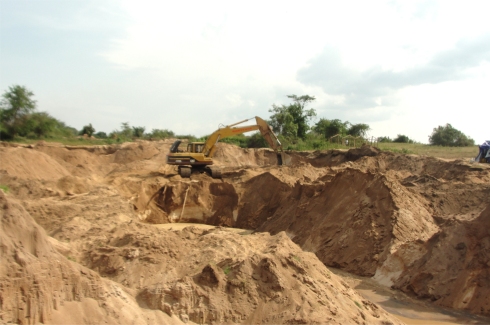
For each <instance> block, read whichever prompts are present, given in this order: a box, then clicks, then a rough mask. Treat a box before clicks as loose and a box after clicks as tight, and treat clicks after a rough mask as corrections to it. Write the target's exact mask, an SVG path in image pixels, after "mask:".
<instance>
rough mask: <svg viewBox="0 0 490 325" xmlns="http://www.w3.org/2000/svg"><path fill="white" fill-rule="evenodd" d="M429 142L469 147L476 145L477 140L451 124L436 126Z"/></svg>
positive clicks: (439, 144)
mask: <svg viewBox="0 0 490 325" xmlns="http://www.w3.org/2000/svg"><path fill="white" fill-rule="evenodd" d="M429 143H430V144H431V145H436V146H448V147H467V146H474V145H475V141H474V140H473V139H471V138H469V137H468V136H467V135H465V134H464V133H463V132H461V131H459V130H457V129H455V128H453V126H452V125H451V124H449V123H448V124H446V125H445V126H438V127H437V128H434V131H432V134H431V135H430V136H429Z"/></svg>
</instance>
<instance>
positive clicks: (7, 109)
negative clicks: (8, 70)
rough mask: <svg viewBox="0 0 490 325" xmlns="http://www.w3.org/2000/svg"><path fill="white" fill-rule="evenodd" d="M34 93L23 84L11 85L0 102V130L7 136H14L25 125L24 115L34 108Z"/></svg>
mask: <svg viewBox="0 0 490 325" xmlns="http://www.w3.org/2000/svg"><path fill="white" fill-rule="evenodd" d="M33 96H34V93H33V92H32V91H30V90H28V89H27V88H26V87H24V86H19V85H15V86H11V87H9V90H8V91H6V92H5V93H4V94H3V95H2V97H3V99H2V101H1V102H0V107H1V108H0V119H1V120H0V125H1V126H0V130H1V131H2V132H4V135H6V136H7V137H9V138H13V137H15V136H16V135H17V134H19V133H20V132H21V131H22V128H23V127H25V120H26V116H27V115H29V114H30V113H32V112H34V110H35V109H36V101H35V100H33V99H32V97H33Z"/></svg>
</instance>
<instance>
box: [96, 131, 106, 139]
mask: <svg viewBox="0 0 490 325" xmlns="http://www.w3.org/2000/svg"><path fill="white" fill-rule="evenodd" d="M94 136H95V137H96V138H97V139H107V133H105V132H102V131H99V132H97V133H95V134H94Z"/></svg>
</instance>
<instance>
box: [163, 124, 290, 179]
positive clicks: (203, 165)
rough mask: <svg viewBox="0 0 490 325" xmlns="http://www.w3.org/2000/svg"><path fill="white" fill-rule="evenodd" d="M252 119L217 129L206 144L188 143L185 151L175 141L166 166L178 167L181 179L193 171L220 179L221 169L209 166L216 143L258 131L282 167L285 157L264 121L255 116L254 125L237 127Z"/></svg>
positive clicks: (275, 137) (280, 146)
mask: <svg viewBox="0 0 490 325" xmlns="http://www.w3.org/2000/svg"><path fill="white" fill-rule="evenodd" d="M252 119H254V118H250V119H246V120H243V121H240V122H237V123H235V124H230V125H227V126H222V127H219V128H218V130H216V131H214V132H213V133H212V134H211V135H210V136H209V137H208V138H207V140H206V142H189V143H188V144H187V150H186V151H183V150H180V149H179V146H180V144H181V142H182V140H177V141H175V142H174V143H173V144H172V146H171V147H170V153H169V154H168V155H167V164H169V165H178V166H179V175H180V176H182V177H190V176H191V174H192V170H193V169H194V170H199V171H200V172H207V173H209V174H210V175H211V177H213V178H221V169H219V168H218V167H215V166H211V165H212V164H213V155H214V152H215V151H216V143H218V141H219V140H221V139H224V138H227V137H230V136H233V135H237V134H242V133H245V132H250V131H255V130H259V131H260V133H261V134H262V136H263V137H264V138H265V140H266V141H267V143H268V144H269V146H270V147H271V148H272V149H273V150H274V152H275V153H276V154H277V160H278V164H279V165H282V164H283V160H284V158H285V157H284V153H283V150H282V145H281V142H280V141H279V139H278V138H277V136H276V135H275V134H274V132H273V131H272V128H271V127H270V126H269V125H268V124H267V122H266V121H264V120H263V119H261V118H260V117H258V116H256V117H255V121H256V124H253V125H245V126H237V125H239V124H242V123H245V122H247V121H250V120H252Z"/></svg>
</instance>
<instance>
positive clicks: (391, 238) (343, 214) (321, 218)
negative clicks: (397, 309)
mask: <svg viewBox="0 0 490 325" xmlns="http://www.w3.org/2000/svg"><path fill="white" fill-rule="evenodd" d="M280 206H281V207H280V208H279V209H278V210H277V211H276V212H275V213H274V214H272V217H270V218H269V219H268V220H267V222H265V223H264V224H262V225H261V226H260V227H259V230H260V231H270V232H271V233H277V232H278V231H286V232H287V233H288V234H289V236H290V237H291V238H292V239H293V240H294V241H295V242H296V243H297V244H299V245H300V246H301V247H303V249H305V250H307V251H310V252H314V253H316V254H317V256H318V257H319V258H320V260H321V261H322V262H324V263H325V264H327V265H331V266H334V267H339V268H342V269H344V270H347V271H349V272H354V273H356V274H359V275H367V276H373V275H374V274H375V272H376V269H377V267H378V266H379V265H380V264H382V263H383V262H384V261H385V260H386V258H387V257H388V256H389V255H390V254H393V252H394V251H396V249H397V246H398V245H400V244H401V243H404V242H406V241H414V240H427V239H428V238H430V237H431V236H432V235H433V234H434V233H435V232H436V231H437V227H436V226H435V225H434V222H433V220H432V218H431V216H430V214H429V213H428V212H427V211H426V210H425V209H424V208H423V207H422V206H420V204H417V200H416V198H414V197H413V195H412V194H411V193H410V192H408V191H406V190H405V189H403V188H400V187H397V186H396V184H393V181H392V180H390V179H389V178H387V177H386V176H383V175H377V174H373V173H365V172H362V171H360V170H357V169H351V168H347V169H345V170H344V171H341V172H338V173H337V174H336V175H335V176H334V177H333V178H332V180H331V181H329V182H326V183H325V184H322V185H301V184H297V185H296V186H295V188H294V190H293V191H292V192H291V194H290V196H289V197H287V198H286V199H285V200H284V201H283V202H282V203H281V205H280Z"/></svg>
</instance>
